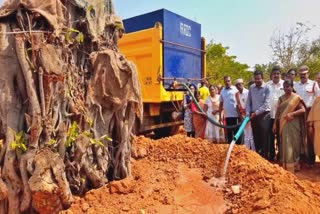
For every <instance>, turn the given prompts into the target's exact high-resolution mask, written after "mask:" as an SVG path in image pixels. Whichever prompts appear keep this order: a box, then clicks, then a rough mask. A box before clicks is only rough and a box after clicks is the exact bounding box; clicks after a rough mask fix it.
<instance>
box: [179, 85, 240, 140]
mask: <svg viewBox="0 0 320 214" xmlns="http://www.w3.org/2000/svg"><path fill="white" fill-rule="evenodd" d="M179 85H182V86H183V87H185V88H186V89H187V90H188V91H189V93H190V95H191V97H192V99H193V100H194V103H195V104H196V106H197V108H198V110H199V111H200V112H201V113H204V114H206V112H204V111H203V109H202V108H201V106H200V105H199V103H198V102H197V100H196V98H195V97H194V95H193V93H192V91H191V90H190V88H189V86H188V85H186V84H185V83H179ZM208 120H209V121H210V123H212V124H213V125H215V126H218V127H221V128H226V129H234V128H237V127H239V126H240V125H241V123H239V124H237V125H232V126H224V125H222V124H220V123H218V122H217V121H215V120H214V119H213V118H211V117H208ZM242 124H243V123H242ZM242 131H243V130H242ZM238 133H239V131H238ZM238 133H237V134H238ZM241 134H242V132H241V133H240V134H239V136H240V135H241ZM238 138H239V137H238Z"/></svg>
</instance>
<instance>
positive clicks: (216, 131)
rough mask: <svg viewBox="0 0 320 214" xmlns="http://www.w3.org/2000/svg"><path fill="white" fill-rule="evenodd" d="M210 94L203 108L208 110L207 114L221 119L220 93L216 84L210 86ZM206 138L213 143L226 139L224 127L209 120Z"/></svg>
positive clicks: (217, 119) (216, 119)
mask: <svg viewBox="0 0 320 214" xmlns="http://www.w3.org/2000/svg"><path fill="white" fill-rule="evenodd" d="M209 92H210V96H208V97H207V99H206V101H205V105H204V108H203V110H204V111H205V112H207V116H208V117H210V118H213V119H214V120H215V121H219V105H220V99H219V97H220V95H219V94H218V88H217V87H216V86H213V85H210V86H209ZM205 138H206V139H207V140H209V141H210V142H213V143H221V142H224V141H225V138H224V132H223V128H220V127H218V126H215V125H213V124H212V123H211V122H210V121H209V120H207V125H206V130H205Z"/></svg>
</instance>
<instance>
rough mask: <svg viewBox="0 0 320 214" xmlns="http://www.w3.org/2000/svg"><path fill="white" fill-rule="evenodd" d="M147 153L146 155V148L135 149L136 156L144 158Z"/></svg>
mask: <svg viewBox="0 0 320 214" xmlns="http://www.w3.org/2000/svg"><path fill="white" fill-rule="evenodd" d="M147 155H148V152H147V150H146V149H145V148H140V149H138V151H137V156H138V158H144V157H146V156H147Z"/></svg>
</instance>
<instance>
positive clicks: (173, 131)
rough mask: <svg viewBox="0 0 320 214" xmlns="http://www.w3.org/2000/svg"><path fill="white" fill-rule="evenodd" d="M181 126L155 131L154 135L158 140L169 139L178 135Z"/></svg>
mask: <svg viewBox="0 0 320 214" xmlns="http://www.w3.org/2000/svg"><path fill="white" fill-rule="evenodd" d="M179 127H180V126H169V127H164V128H161V129H156V130H154V135H155V138H156V139H159V138H163V137H169V136H172V135H175V134H177V133H178V131H179Z"/></svg>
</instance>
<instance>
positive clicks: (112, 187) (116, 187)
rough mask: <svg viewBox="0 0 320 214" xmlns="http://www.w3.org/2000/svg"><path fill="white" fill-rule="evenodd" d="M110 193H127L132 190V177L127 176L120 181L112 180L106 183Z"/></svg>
mask: <svg viewBox="0 0 320 214" xmlns="http://www.w3.org/2000/svg"><path fill="white" fill-rule="evenodd" d="M108 187H109V191H110V193H111V194H114V193H117V194H128V193H131V192H133V178H132V177H128V178H125V179H123V180H120V181H112V182H110V183H109V184H108Z"/></svg>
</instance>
